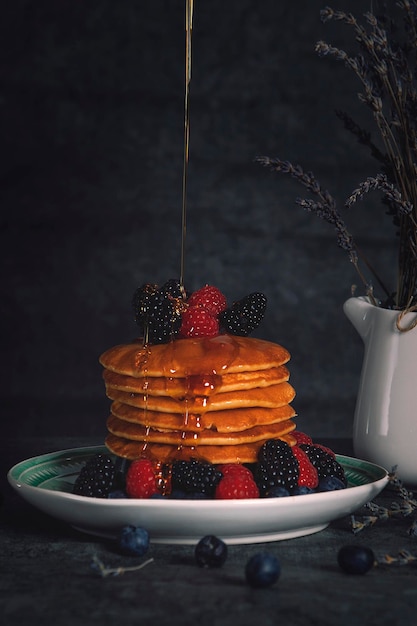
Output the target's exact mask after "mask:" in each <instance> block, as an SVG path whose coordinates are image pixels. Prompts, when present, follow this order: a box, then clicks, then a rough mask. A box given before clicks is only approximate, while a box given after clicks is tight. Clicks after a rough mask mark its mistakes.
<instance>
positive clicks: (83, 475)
mask: <svg viewBox="0 0 417 626" xmlns="http://www.w3.org/2000/svg"><path fill="white" fill-rule="evenodd" d="M114 473H115V467H114V463H113V461H112V459H111V457H110V456H108V455H107V454H101V453H98V454H95V455H94V456H93V457H91V459H89V460H88V461H87V462H86V464H85V465H84V467H83V468H82V469H81V471H80V473H79V475H78V476H77V479H76V481H75V483H74V487H73V491H72V492H73V493H74V494H76V495H78V496H89V497H90V498H107V497H108V495H109V493H110V491H111V489H112V486H113V479H114Z"/></svg>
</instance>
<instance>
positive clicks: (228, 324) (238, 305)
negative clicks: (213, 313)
mask: <svg viewBox="0 0 417 626" xmlns="http://www.w3.org/2000/svg"><path fill="white" fill-rule="evenodd" d="M266 303H267V300H266V296H265V295H264V294H263V293H259V292H255V293H251V294H249V295H248V296H245V297H244V298H242V299H241V300H238V301H237V302H234V303H233V304H232V306H231V307H229V308H228V309H226V310H225V311H223V312H222V313H220V315H219V322H220V326H221V327H222V328H224V330H225V331H226V332H228V333H230V334H231V335H241V336H243V337H245V336H247V335H250V333H251V332H253V331H254V330H255V328H257V327H258V326H259V324H260V323H261V321H262V319H263V317H264V315H265V310H266Z"/></svg>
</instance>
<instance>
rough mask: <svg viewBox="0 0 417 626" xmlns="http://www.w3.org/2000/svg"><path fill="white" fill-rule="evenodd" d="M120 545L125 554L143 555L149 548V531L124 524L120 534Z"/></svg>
mask: <svg viewBox="0 0 417 626" xmlns="http://www.w3.org/2000/svg"><path fill="white" fill-rule="evenodd" d="M119 547H120V550H121V551H122V553H123V554H127V555H129V556H143V555H144V554H146V552H147V551H148V549H149V533H148V531H147V530H145V528H140V527H138V526H133V525H129V526H124V527H123V528H122V529H121V531H120V535H119Z"/></svg>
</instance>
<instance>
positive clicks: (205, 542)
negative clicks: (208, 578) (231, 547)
mask: <svg viewBox="0 0 417 626" xmlns="http://www.w3.org/2000/svg"><path fill="white" fill-rule="evenodd" d="M194 554H195V560H196V561H197V565H199V566H200V567H221V566H222V565H223V563H224V562H225V561H226V559H227V546H226V544H225V543H224V541H222V540H221V539H219V538H218V537H216V536H215V535H206V536H205V537H203V538H202V539H200V541H199V542H198V543H197V545H196V547H195V552H194Z"/></svg>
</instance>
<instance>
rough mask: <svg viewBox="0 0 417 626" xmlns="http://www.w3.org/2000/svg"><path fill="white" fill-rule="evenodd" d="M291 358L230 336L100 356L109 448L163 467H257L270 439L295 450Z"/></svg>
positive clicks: (273, 347) (276, 348)
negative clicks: (178, 463) (182, 463)
mask: <svg viewBox="0 0 417 626" xmlns="http://www.w3.org/2000/svg"><path fill="white" fill-rule="evenodd" d="M289 359H290V354H289V352H288V351H287V350H286V349H285V348H283V347H282V346H280V345H278V344H276V343H272V342H269V341H264V340H261V339H254V338H251V337H238V336H231V335H219V336H216V337H212V338H208V337H201V338H189V339H177V340H175V341H171V342H169V343H166V344H156V345H143V343H142V342H141V341H135V342H132V343H129V344H122V345H119V346H114V347H113V348H110V349H109V350H107V351H106V352H104V353H103V354H102V355H101V357H100V363H101V365H102V366H103V367H104V372H103V378H104V383H105V388H106V394H107V396H108V398H109V399H110V400H112V405H111V414H110V416H109V417H108V420H107V430H108V436H107V439H106V445H107V447H108V449H109V450H110V451H111V452H113V453H114V454H116V455H117V456H121V457H124V458H127V459H131V460H133V459H135V458H138V457H141V456H149V457H151V458H153V459H155V460H157V461H159V462H161V463H165V462H172V461H173V460H175V459H181V458H182V459H190V458H199V459H205V460H207V461H209V462H211V463H254V462H256V460H257V455H258V451H259V449H260V447H261V446H262V445H263V443H264V442H265V441H267V440H268V439H277V438H278V439H282V440H284V441H287V443H289V444H290V445H294V444H295V442H296V440H295V438H294V437H293V436H291V434H290V433H291V431H292V430H294V429H295V427H296V425H295V423H294V421H293V419H292V418H293V417H295V411H294V409H293V407H292V406H291V404H290V403H291V402H292V400H293V399H294V397H295V390H294V388H293V387H292V385H291V384H290V383H289V377H290V376H289V370H288V368H287V367H286V363H287V362H288V361H289Z"/></svg>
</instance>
